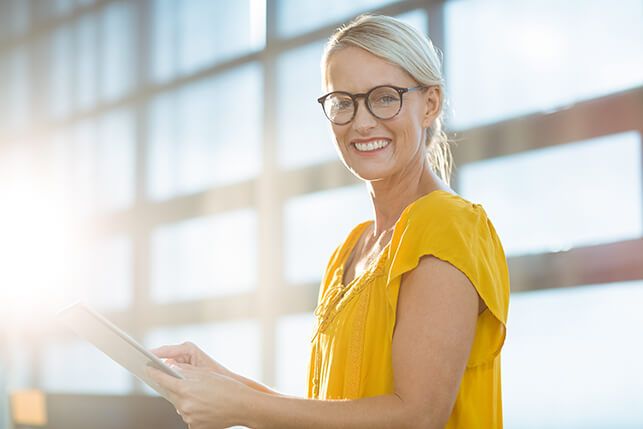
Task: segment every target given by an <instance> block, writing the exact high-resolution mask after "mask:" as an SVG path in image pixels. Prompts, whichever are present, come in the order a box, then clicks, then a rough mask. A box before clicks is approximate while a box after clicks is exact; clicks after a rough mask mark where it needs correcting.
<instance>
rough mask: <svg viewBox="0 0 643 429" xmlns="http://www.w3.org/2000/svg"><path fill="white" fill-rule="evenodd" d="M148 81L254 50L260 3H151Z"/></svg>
mask: <svg viewBox="0 0 643 429" xmlns="http://www.w3.org/2000/svg"><path fill="white" fill-rule="evenodd" d="M153 9H154V13H153V18H152V21H153V23H152V29H153V30H152V31H153V33H152V40H153V42H152V45H153V50H152V67H151V71H152V78H153V80H155V81H164V80H167V79H170V78H173V77H176V75H177V74H178V75H183V74H188V73H194V72H196V71H199V70H200V69H203V68H204V67H207V66H210V65H212V64H214V63H217V62H221V61H225V60H228V59H231V58H233V57H235V56H241V55H244V54H246V53H249V52H252V51H255V50H259V49H261V48H263V46H264V44H265V26H264V24H263V23H264V22H265V0H241V1H235V2H228V1H223V0H182V1H169V0H156V1H155V2H154V3H153Z"/></svg>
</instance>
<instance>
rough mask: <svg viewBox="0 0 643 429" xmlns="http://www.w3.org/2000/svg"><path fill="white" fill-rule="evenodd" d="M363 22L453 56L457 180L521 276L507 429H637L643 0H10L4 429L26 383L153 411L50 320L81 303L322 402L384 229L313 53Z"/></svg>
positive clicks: (1, 222)
mask: <svg viewBox="0 0 643 429" xmlns="http://www.w3.org/2000/svg"><path fill="white" fill-rule="evenodd" d="M367 11H369V12H375V13H383V14H387V15H392V16H396V17H399V18H400V19H402V20H404V21H406V22H408V23H411V24H412V25H414V26H416V27H417V28H418V29H420V30H422V31H423V32H425V33H427V34H428V35H429V36H430V37H431V39H432V40H433V42H434V43H435V45H436V46H437V47H439V48H440V49H441V50H442V51H443V53H444V71H445V78H446V83H447V90H448V94H447V96H448V98H449V106H448V129H449V131H450V132H451V133H452V134H451V135H452V137H454V139H455V140H457V146H456V147H455V148H454V155H455V161H456V165H457V169H456V170H455V174H454V178H453V181H454V186H455V189H456V191H458V192H459V193H460V194H461V195H462V196H464V197H465V198H467V199H469V200H471V201H474V202H478V203H480V204H482V205H483V206H484V207H485V209H486V210H487V212H488V214H489V216H490V217H491V219H492V221H493V222H494V224H495V226H496V229H497V230H498V233H499V235H500V237H501V239H502V241H503V244H504V246H505V250H506V254H507V257H508V260H509V266H510V272H511V286H512V301H511V307H510V315H509V324H508V328H509V330H508V338H507V342H506V346H505V349H504V352H503V396H504V413H505V427H507V428H509V429H514V428H521V429H522V428H561V429H562V428H566V429H570V428H605V427H610V428H614V429H616V428H641V427H643V368H642V367H641V365H640V363H641V356H642V354H643V338H642V334H641V332H643V329H642V328H643V234H642V232H643V210H642V208H643V191H642V186H643V177H642V173H641V170H642V166H643V153H642V150H641V145H642V143H641V135H642V134H643V2H641V1H640V0H566V1H556V0H511V1H510V0H449V1H447V0H442V1H440V0H425V1H419V0H406V1H392V0H327V1H324V2H321V1H314V0H231V1H223V0H141V1H122V0H121V1H118V0H116V1H113V0H0V427H8V426H9V424H10V423H9V421H10V406H9V401H8V395H9V393H10V392H13V391H16V390H21V389H39V390H40V391H44V392H47V393H69V394H72V393H73V394H83V395H89V394H94V395H95V394H101V395H131V394H137V393H139V394H140V393H149V392H148V390H147V389H146V388H144V387H143V385H142V384H141V383H140V382H138V381H137V380H136V379H135V378H133V377H132V376H130V375H129V373H127V372H126V371H125V370H123V369H121V368H120V367H119V366H118V365H116V364H114V363H113V362H112V361H111V360H110V359H108V358H106V357H105V356H104V355H102V354H101V353H100V352H99V351H97V350H95V349H94V348H93V347H92V346H91V345H89V344H87V343H84V342H83V341H81V340H78V339H77V338H75V337H74V336H73V335H72V334H70V333H68V332H67V331H65V330H64V329H62V328H61V327H59V326H57V325H56V324H55V323H54V322H53V321H52V319H51V316H52V314H54V313H55V312H56V311H57V310H58V309H60V308H61V307H63V306H65V305H67V304H69V303H71V302H73V301H75V300H77V299H83V300H86V301H87V302H89V303H90V304H93V305H94V306H95V307H96V308H97V309H99V310H100V311H102V312H103V313H104V314H106V315H107V316H108V317H109V318H110V319H112V320H113V321H115V323H116V324H117V325H119V326H121V327H122V328H123V329H125V330H126V331H128V332H129V333H131V334H132V335H133V336H134V337H136V338H137V339H138V340H140V341H142V342H143V343H144V344H146V345H147V346H150V347H152V346H158V345H161V344H165V343H175V342H182V341H184V340H191V341H193V342H195V343H197V344H199V345H200V346H201V347H202V348H203V349H205V350H206V351H207V352H209V353H211V354H212V355H213V356H214V357H215V358H216V359H217V360H219V361H220V362H222V363H223V364H224V365H226V366H228V367H230V368H231V369H232V370H234V371H237V372H239V373H241V374H243V375H245V376H247V377H250V378H254V379H258V380H260V381H262V382H264V383H267V384H268V385H271V386H273V387H274V388H276V389H278V390H280V391H283V392H285V393H289V394H294V395H304V394H305V380H306V376H307V372H306V369H307V364H308V347H309V345H310V339H311V334H312V327H313V325H312V324H313V315H312V311H313V309H314V307H315V304H316V299H317V293H318V287H319V282H320V280H321V276H322V274H323V271H324V269H325V265H326V261H327V258H328V257H329V255H330V254H331V252H332V251H333V249H334V247H335V246H336V245H337V244H339V242H340V241H341V240H342V239H343V238H344V236H345V235H346V234H347V233H348V231H349V230H350V229H351V227H352V226H353V225H355V224H356V223H358V222H361V221H363V220H366V219H369V218H371V212H370V202H369V200H368V198H367V193H366V191H365V187H364V185H362V184H360V183H359V182H358V181H357V180H355V179H354V178H353V177H352V176H351V175H350V174H349V173H347V172H346V171H345V169H344V167H343V166H342V165H341V163H340V162H339V161H338V158H337V155H336V153H335V149H334V147H333V144H332V140H331V135H330V130H329V128H328V125H327V123H326V122H327V121H326V119H325V117H324V116H323V113H322V111H321V109H320V107H319V105H318V103H317V102H316V98H317V97H318V96H320V95H321V94H322V90H321V87H320V72H319V59H320V56H321V52H322V47H323V43H324V41H325V39H326V38H327V37H328V36H329V35H330V34H331V33H332V32H333V30H334V29H335V28H336V27H338V26H339V25H340V24H342V23H344V22H346V21H347V20H349V19H351V18H352V17H354V16H356V15H358V14H359V13H363V12H367ZM14 411H15V410H14Z"/></svg>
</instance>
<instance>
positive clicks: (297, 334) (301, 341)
mask: <svg viewBox="0 0 643 429" xmlns="http://www.w3.org/2000/svg"><path fill="white" fill-rule="evenodd" d="M314 324H315V316H314V315H313V314H312V313H300V314H289V315H287V316H282V317H280V318H279V320H278V321H277V360H276V364H277V367H276V368H275V370H276V377H275V381H276V389H277V391H278V392H281V393H285V394H287V395H295V396H300V397H305V396H306V393H307V392H306V379H307V378H308V373H307V372H306V371H307V370H308V363H309V360H310V342H311V340H312V337H313V327H314V326H315V325H314Z"/></svg>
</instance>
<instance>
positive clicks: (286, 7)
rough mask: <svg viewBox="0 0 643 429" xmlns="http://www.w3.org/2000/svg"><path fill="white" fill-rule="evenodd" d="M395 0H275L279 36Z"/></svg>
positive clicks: (351, 15)
mask: <svg viewBox="0 0 643 429" xmlns="http://www.w3.org/2000/svg"><path fill="white" fill-rule="evenodd" d="M395 1H396V0H352V1H346V0H327V1H323V2H321V1H315V0H305V1H302V0H278V2H277V5H276V6H277V28H278V32H279V35H280V36H283V37H290V36H294V35H296V34H300V33H304V32H307V31H312V30H314V29H316V28H319V27H323V26H324V25H328V24H331V23H333V22H337V21H343V20H348V19H350V18H352V17H353V16H354V15H358V14H359V13H363V12H368V11H369V10H372V9H376V8H379V7H382V6H385V5H388V4H391V3H395Z"/></svg>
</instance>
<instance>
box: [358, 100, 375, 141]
mask: <svg viewBox="0 0 643 429" xmlns="http://www.w3.org/2000/svg"><path fill="white" fill-rule="evenodd" d="M356 107H357V109H356V112H355V117H354V118H353V128H355V130H356V131H357V132H358V133H360V134H365V133H366V132H367V131H368V130H370V129H372V128H374V127H375V126H376V125H377V118H376V117H375V116H373V114H372V113H371V112H370V111H369V110H368V109H367V108H366V100H365V99H364V98H361V99H359V100H357V106H356Z"/></svg>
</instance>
